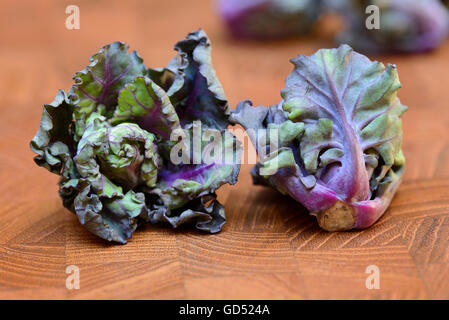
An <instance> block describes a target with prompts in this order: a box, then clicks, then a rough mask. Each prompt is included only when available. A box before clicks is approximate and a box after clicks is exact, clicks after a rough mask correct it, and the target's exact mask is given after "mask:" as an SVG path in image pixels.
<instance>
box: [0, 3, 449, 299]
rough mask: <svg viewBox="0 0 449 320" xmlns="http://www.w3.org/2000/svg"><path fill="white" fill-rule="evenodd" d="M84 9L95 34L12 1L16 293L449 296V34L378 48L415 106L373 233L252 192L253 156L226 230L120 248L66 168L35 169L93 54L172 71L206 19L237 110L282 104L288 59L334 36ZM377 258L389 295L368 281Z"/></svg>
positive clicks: (144, 234)
mask: <svg viewBox="0 0 449 320" xmlns="http://www.w3.org/2000/svg"><path fill="white" fill-rule="evenodd" d="M78 3H79V7H80V12H81V28H80V29H79V30H67V29H66V28H65V19H66V17H67V15H66V14H65V4H64V3H63V2H61V1H39V2H36V1H30V0H28V1H20V2H17V1H12V0H7V1H6V3H5V2H4V5H3V6H2V7H3V8H2V10H1V13H0V40H1V41H0V43H2V46H1V49H0V70H1V72H0V105H1V108H0V181H1V183H0V298H55V299H65V298H74V299H77V298H87V299H90V298H93V299H98V298H132V299H134V298H138V299H140V298H158V299H159V298H167V299H175V298H176V299H178V298H188V299H197V298H198V299H204V298H206V299H216V298H222V299H231V298H232V299H237V298H262V299H303V298H305V299H316V298H318V299H320V298H343V299H347V298H360V299H371V298H374V299H380V298H387V299H388V298H395V299H402V298H418V299H421V298H436V299H448V298H449V81H448V80H447V73H448V71H449V42H447V43H446V44H445V45H443V46H442V47H441V48H440V49H438V50H436V51H435V52H432V53H428V54H421V55H391V56H382V57H373V58H376V59H379V60H381V61H383V62H390V63H395V64H397V66H398V68H399V75H400V78H401V82H402V84H403V88H402V89H401V90H400V92H399V96H400V98H401V100H402V102H403V103H404V104H406V105H408V106H409V111H408V112H407V114H406V115H405V116H404V118H403V119H404V123H403V124H404V132H405V135H404V151H405V155H406V157H407V171H406V175H405V180H404V183H403V184H402V185H401V187H400V189H399V192H398V194H397V195H396V197H395V199H394V201H393V203H392V205H391V207H390V209H389V210H388V212H387V213H386V214H385V216H384V217H383V218H382V219H381V220H380V221H379V222H378V223H377V224H376V225H375V226H373V227H372V228H370V229H368V230H365V231H359V232H346V233H327V232H323V231H321V230H320V229H319V228H318V227H317V224H316V222H315V220H314V218H312V217H309V216H308V215H307V213H306V212H305V211H304V209H302V208H301V206H300V205H298V204H297V203H295V202H294V201H292V200H290V199H289V198H286V197H283V196H280V195H279V194H278V193H276V192H274V191H272V190H269V189H265V188H263V187H254V186H252V184H251V179H250V175H249V169H250V167H251V166H249V165H245V166H243V167H242V170H241V174H240V180H239V182H238V183H237V185H235V186H232V187H230V186H225V187H223V188H222V189H221V190H220V192H219V199H220V200H221V202H222V203H224V204H225V206H226V213H227V217H228V223H227V224H226V226H225V227H224V229H223V231H222V232H221V233H220V234H217V235H206V234H202V233H199V232H196V231H192V230H187V229H183V230H177V231H174V230H171V229H169V228H165V227H156V226H151V225H147V226H144V227H142V228H140V229H138V231H137V232H136V233H135V235H134V236H133V238H132V240H130V241H129V243H128V244H127V245H124V246H122V245H111V244H108V243H105V242H104V241H102V240H100V239H97V238H96V237H94V236H92V235H91V234H90V233H89V232H88V231H86V230H85V229H83V228H82V227H81V226H80V225H79V223H78V221H77V219H76V217H75V216H74V215H73V214H71V213H70V212H68V211H67V210H66V209H64V208H63V206H62V204H61V201H60V199H59V197H58V194H57V186H56V183H57V176H55V175H52V174H50V173H48V172H47V171H46V170H44V169H42V168H39V167H37V166H36V165H34V163H33V161H32V157H33V154H32V152H31V151H30V150H29V147H28V143H29V141H30V140H31V138H32V137H33V135H34V134H35V132H36V131H37V129H38V126H39V121H40V115H41V108H42V105H43V104H44V103H49V102H51V101H52V100H53V98H54V96H55V94H56V92H57V90H58V89H68V88H69V87H70V85H71V77H72V76H73V74H74V72H76V71H78V70H81V69H83V68H84V67H85V66H86V65H87V64H88V58H89V57H90V56H91V55H92V54H93V53H95V52H97V51H98V49H99V48H100V47H101V46H102V45H104V44H106V43H109V42H111V41H115V40H122V41H126V42H128V43H129V44H130V46H131V48H132V49H136V50H138V52H139V54H140V55H141V56H142V57H143V58H144V60H145V63H146V65H147V66H152V67H159V66H163V65H165V64H166V63H167V62H168V61H169V59H170V58H171V57H172V56H173V54H174V51H173V45H174V43H175V42H176V41H178V40H180V39H182V38H184V36H185V35H186V34H187V33H188V32H189V31H193V30H195V29H196V28H198V27H203V28H204V29H205V30H206V32H207V33H208V34H209V36H210V38H211V39H212V42H213V45H214V49H213V62H214V65H215V67H216V70H217V73H218V76H219V78H220V81H221V82H222V84H223V86H224V88H225V91H226V93H227V96H228V99H229V101H230V103H231V106H232V107H234V106H235V105H236V104H237V103H238V102H239V101H240V100H242V99H247V98H251V99H253V101H254V103H255V104H265V105H269V104H274V103H277V102H278V101H279V100H280V95H279V92H280V89H281V88H282V87H283V84H284V79H285V77H286V76H287V74H288V73H289V72H290V71H291V69H292V66H291V65H290V63H289V62H288V60H289V59H290V58H292V57H294V56H296V55H297V54H299V53H302V54H307V55H310V54H312V53H313V52H315V51H316V50H317V49H319V48H321V47H332V46H333V42H332V40H331V37H330V35H329V34H328V33H326V32H323V31H319V32H317V33H316V35H315V36H313V37H310V38H301V39H292V40H289V41H278V42H274V43H259V42H238V41H233V40H231V39H229V38H228V37H227V35H226V32H225V31H224V30H223V27H222V24H221V22H220V20H219V19H218V17H217V16H216V15H214V13H213V10H212V6H211V3H210V2H209V1H207V0H189V1H178V0H165V1H126V2H125V1H107V2H106V1H97V2H93V1H78ZM323 23H324V25H325V26H327V24H326V22H323ZM319 34H321V37H318V35H319ZM70 265H75V266H77V267H78V268H79V270H80V289H79V290H68V289H66V278H67V277H68V275H67V274H66V268H67V267H68V266H70ZM372 265H374V266H377V267H378V268H379V279H380V289H371V290H369V289H367V287H366V279H367V277H368V276H369V274H367V273H366V269H367V267H368V266H372Z"/></svg>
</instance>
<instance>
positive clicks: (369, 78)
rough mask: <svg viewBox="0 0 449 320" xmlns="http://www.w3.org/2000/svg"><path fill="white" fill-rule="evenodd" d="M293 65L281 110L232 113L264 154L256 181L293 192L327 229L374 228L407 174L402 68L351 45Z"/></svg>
mask: <svg viewBox="0 0 449 320" xmlns="http://www.w3.org/2000/svg"><path fill="white" fill-rule="evenodd" d="M291 61H292V63H293V64H294V70H293V72H292V73H291V74H290V75H289V76H288V78H287V81H286V86H285V88H284V89H283V90H282V98H283V100H282V101H281V102H280V103H279V104H278V105H275V106H271V107H268V108H266V107H263V106H259V107H253V106H252V104H251V102H250V101H243V102H241V103H240V104H239V105H238V106H237V108H236V110H234V111H233V113H232V115H231V121H232V122H234V123H238V124H241V125H242V126H243V127H244V128H245V129H246V130H247V132H248V136H249V137H250V138H251V141H252V143H253V144H254V146H255V147H256V150H257V152H258V155H259V162H258V163H257V165H256V167H254V168H253V170H252V175H253V179H254V183H256V184H263V185H269V186H271V187H273V188H275V189H277V190H278V191H280V192H281V193H283V194H287V195H290V196H291V197H292V198H293V199H295V200H296V201H298V202H300V203H301V204H302V205H304V207H306V208H307V209H308V210H309V211H310V213H311V214H312V215H315V216H316V217H317V220H318V223H319V225H320V226H321V228H323V229H325V230H328V231H343V230H350V229H363V228H367V227H369V226H371V225H372V224H374V223H375V222H376V221H377V220H378V219H379V218H380V217H381V216H382V214H383V213H384V212H385V210H386V209H387V208H388V206H389V204H390V202H391V200H392V198H393V196H394V194H395V192H396V190H397V189H398V187H399V184H400V183H401V180H402V176H403V173H404V166H405V159H404V155H403V153H402V150H401V147H402V121H401V118H400V117H401V116H402V114H403V113H404V112H405V111H406V110H407V108H406V107H405V106H404V105H402V104H401V102H400V100H399V98H398V97H397V91H398V89H399V88H400V87H401V84H400V82H399V78H398V72H397V69H396V67H395V66H394V65H391V64H389V65H387V66H384V65H383V64H382V63H380V62H373V61H370V60H369V59H368V58H367V57H365V56H363V55H361V54H358V53H356V52H354V51H353V50H352V48H350V47H349V46H348V45H342V46H340V47H339V48H338V49H322V50H319V51H318V52H316V53H315V54H314V55H312V56H310V57H307V56H302V55H299V56H298V57H296V58H295V59H292V60H291ZM272 133H274V134H272Z"/></svg>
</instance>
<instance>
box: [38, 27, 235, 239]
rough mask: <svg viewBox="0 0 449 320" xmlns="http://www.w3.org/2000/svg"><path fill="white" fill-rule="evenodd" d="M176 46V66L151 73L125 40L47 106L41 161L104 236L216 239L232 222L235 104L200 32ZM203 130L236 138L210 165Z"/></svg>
mask: <svg viewBox="0 0 449 320" xmlns="http://www.w3.org/2000/svg"><path fill="white" fill-rule="evenodd" d="M175 49H176V50H177V51H178V55H176V56H175V57H174V58H173V60H172V61H171V62H170V63H169V64H168V66H167V67H165V68H161V69H147V68H146V67H145V66H144V64H143V60H142V59H141V58H140V57H139V56H138V55H137V53H136V52H135V51H133V52H131V53H129V52H128V46H127V45H125V44H124V43H122V42H115V43H112V44H109V45H106V46H104V47H103V48H102V49H101V50H100V51H99V52H98V53H96V54H95V55H93V56H92V57H91V59H90V61H91V63H90V64H89V66H87V67H86V68H85V69H84V70H82V71H80V72H77V73H76V74H75V76H74V84H73V86H72V88H71V89H70V90H69V92H68V93H67V94H66V93H65V92H64V91H63V90H60V91H59V92H58V94H57V95H56V98H55V100H54V101H53V102H52V103H50V104H48V105H44V108H43V113H42V120H41V124H40V128H39V131H38V132H37V134H36V136H35V137H34V139H33V140H32V141H31V149H32V150H33V151H34V152H36V153H37V156H36V157H35V158H34V160H35V162H36V163H37V164H38V165H39V166H42V167H44V168H46V169H48V170H49V171H51V172H53V173H55V174H58V175H60V179H59V194H60V196H61V198H62V200H63V204H64V206H65V207H67V208H68V209H69V210H71V211H73V212H74V213H76V215H77V217H78V219H79V222H80V223H81V224H82V225H83V226H84V227H85V228H87V229H88V230H89V231H90V232H92V233H94V234H96V235H97V236H99V237H101V238H103V239H106V240H109V241H116V242H119V243H126V241H127V239H128V238H130V237H131V235H132V233H133V232H134V230H135V229H136V228H137V226H138V225H140V224H142V223H145V222H151V223H161V222H164V223H169V224H171V225H172V226H173V227H178V226H179V225H181V224H185V223H192V224H194V225H195V226H196V228H197V229H199V230H202V231H206V232H211V233H215V232H218V231H220V229H221V227H222V225H223V224H224V223H225V212H224V208H223V206H222V205H221V204H220V203H219V202H218V201H217V200H216V195H215V191H216V189H218V188H219V187H220V186H221V185H223V184H225V183H230V184H234V183H235V182H236V181H237V176H238V173H239V169H240V152H241V150H240V144H239V142H238V141H237V140H236V138H235V137H234V136H232V135H231V134H230V133H229V132H227V130H226V128H227V127H228V124H229V121H228V117H229V114H230V109H229V105H228V102H227V100H226V98H225V95H224V92H223V88H222V86H221V84H220V82H219V81H218V79H217V77H216V74H215V71H214V69H213V67H212V64H211V56H210V52H211V45H210V41H209V39H208V37H207V35H206V34H205V33H204V32H203V31H202V30H199V31H196V32H193V33H190V34H189V35H188V36H187V37H186V39H185V40H182V41H180V42H178V43H177V44H176V46H175ZM198 133H199V136H200V137H201V135H203V136H207V137H211V136H217V137H223V136H226V137H227V139H222V140H224V142H223V141H221V140H220V141H221V142H223V143H224V144H223V145H221V149H213V150H214V151H217V150H218V151H217V153H216V154H215V157H214V158H211V159H212V161H208V162H207V163H206V162H204V161H203V158H202V157H201V154H199V155H198V153H201V152H202V150H204V149H206V148H207V147H208V145H209V144H208V141H209V140H210V139H209V140H207V139H203V140H200V144H201V145H200V147H199V148H198V146H197V147H196V148H195V146H193V147H192V143H191V142H192V141H193V140H194V139H193V137H194V136H195V135H198ZM217 139H218V138H217ZM217 141H218V140H217ZM221 142H220V143H221ZM193 143H195V142H193ZM180 151H184V155H182V152H181V155H182V158H181V161H178V160H179V159H178V158H177V156H178V155H179V153H180ZM225 151H226V152H227V160H229V159H230V161H227V162H225V161H221V160H220V157H221V156H222V153H223V154H224V153H225ZM186 154H187V157H186ZM190 155H194V157H196V159H197V161H190V160H191V158H190V157H189V156H190ZM198 156H199V157H198ZM198 159H199V160H198Z"/></svg>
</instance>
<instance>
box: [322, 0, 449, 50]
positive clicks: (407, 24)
mask: <svg viewBox="0 0 449 320" xmlns="http://www.w3.org/2000/svg"><path fill="white" fill-rule="evenodd" d="M328 3H329V6H332V7H334V8H336V9H337V11H338V12H340V13H341V15H342V16H343V17H344V21H345V22H346V23H347V26H346V29H345V30H344V31H343V32H342V33H341V34H340V35H339V36H338V41H339V42H340V43H347V44H349V45H351V46H353V47H354V49H356V50H360V51H365V52H423V51H428V50H431V49H434V48H436V47H438V46H439V45H440V44H441V43H442V42H443V41H444V40H446V38H447V35H448V32H449V12H448V10H447V9H446V8H445V7H444V6H443V4H442V3H441V2H440V0H336V1H333V0H329V1H328ZM369 6H375V7H377V8H378V9H379V10H378V18H379V25H378V28H371V27H370V28H367V26H366V22H367V20H369V22H370V23H371V22H373V20H372V19H371V18H370V15H371V14H373V13H375V12H374V11H372V10H368V11H367V8H368V9H369ZM376 14H377V13H376Z"/></svg>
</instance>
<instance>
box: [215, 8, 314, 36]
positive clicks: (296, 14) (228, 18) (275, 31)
mask: <svg viewBox="0 0 449 320" xmlns="http://www.w3.org/2000/svg"><path fill="white" fill-rule="evenodd" d="M320 1H321V0H293V1H292V0H243V1H242V0H217V5H218V12H219V14H220V15H221V17H222V18H223V20H224V21H225V22H226V24H227V26H228V27H229V30H230V32H231V34H232V35H233V36H234V37H236V38H251V39H266V38H277V37H285V36H291V35H299V34H304V33H307V32H308V31H310V29H311V28H312V26H313V25H314V24H315V22H316V21H317V19H318V13H319V6H320Z"/></svg>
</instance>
